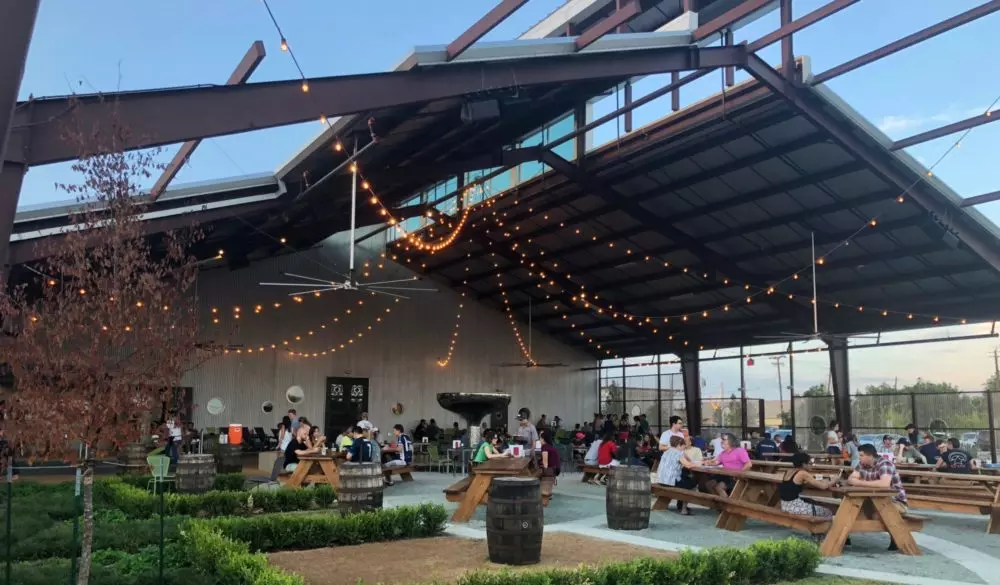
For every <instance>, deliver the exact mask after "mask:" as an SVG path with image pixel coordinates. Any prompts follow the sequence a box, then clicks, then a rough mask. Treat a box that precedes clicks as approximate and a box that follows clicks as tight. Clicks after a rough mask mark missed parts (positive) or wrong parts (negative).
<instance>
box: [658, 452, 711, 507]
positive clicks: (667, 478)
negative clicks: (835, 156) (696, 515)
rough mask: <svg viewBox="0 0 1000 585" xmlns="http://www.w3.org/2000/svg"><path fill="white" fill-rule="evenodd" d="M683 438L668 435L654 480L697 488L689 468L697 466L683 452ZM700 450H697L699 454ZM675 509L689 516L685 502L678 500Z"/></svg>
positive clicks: (665, 483) (687, 487)
mask: <svg viewBox="0 0 1000 585" xmlns="http://www.w3.org/2000/svg"><path fill="white" fill-rule="evenodd" d="M684 447H685V443H684V438H683V437H677V436H673V437H670V448H669V449H667V450H666V451H664V452H663V454H662V455H661V456H660V467H659V468H658V469H657V470H656V481H657V482H659V483H662V484H663V485H671V486H674V487H679V488H683V489H687V490H690V489H698V482H697V481H696V480H695V479H694V478H693V477H691V474H690V473H689V472H688V470H689V469H691V468H693V467H697V464H695V463H694V462H693V461H691V460H690V459H688V458H687V456H686V455H685V454H684ZM700 453H701V452H700V451H699V454H700ZM677 511H678V512H680V513H681V514H682V515H684V516H690V515H691V510H689V509H688V506H687V502H684V501H681V500H678V501H677Z"/></svg>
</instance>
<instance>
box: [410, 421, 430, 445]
mask: <svg viewBox="0 0 1000 585" xmlns="http://www.w3.org/2000/svg"><path fill="white" fill-rule="evenodd" d="M426 436H427V419H423V418H422V419H420V422H418V423H417V428H415V429H413V440H414V441H417V442H419V441H423V440H424V437H426Z"/></svg>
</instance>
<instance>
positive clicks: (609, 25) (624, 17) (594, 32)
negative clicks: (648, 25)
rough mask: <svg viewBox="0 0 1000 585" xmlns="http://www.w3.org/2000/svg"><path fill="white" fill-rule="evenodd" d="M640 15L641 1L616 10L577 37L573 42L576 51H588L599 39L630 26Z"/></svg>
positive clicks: (635, 0)
mask: <svg viewBox="0 0 1000 585" xmlns="http://www.w3.org/2000/svg"><path fill="white" fill-rule="evenodd" d="M640 14H642V8H641V7H640V6H639V0H632V1H631V2H629V3H628V4H626V5H625V6H622V7H621V8H619V9H618V10H615V11H614V12H613V13H612V14H611V16H608V17H607V18H605V19H604V20H602V21H600V22H598V23H597V24H595V25H594V26H592V27H590V28H588V29H587V30H585V31H583V33H582V34H581V35H580V36H578V37H576V40H575V41H573V44H574V46H575V48H576V50H577V51H582V50H583V49H586V48H587V47H589V46H590V45H592V44H594V42H595V41H597V39H599V38H601V37H603V36H604V35H606V34H608V33H610V32H612V31H614V30H615V29H616V28H618V27H620V26H624V25H626V24H628V23H629V21H631V20H632V19H633V18H635V17H636V16H639V15H640Z"/></svg>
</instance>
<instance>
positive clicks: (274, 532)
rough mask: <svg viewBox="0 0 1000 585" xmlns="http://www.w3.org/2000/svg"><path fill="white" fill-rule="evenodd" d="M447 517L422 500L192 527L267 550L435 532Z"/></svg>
mask: <svg viewBox="0 0 1000 585" xmlns="http://www.w3.org/2000/svg"><path fill="white" fill-rule="evenodd" d="M447 518H448V513H447V512H446V511H445V509H444V507H443V506H440V505H436V504H421V505H419V506H400V507H398V508H387V509H384V510H382V511H380V512H376V513H366V514H354V515H351V516H347V517H343V518H342V517H340V516H338V515H333V514H270V515H266V516H251V517H247V518H213V519H210V520H197V521H193V522H192V523H191V525H197V526H203V527H206V528H209V529H212V530H217V531H219V532H220V533H221V534H222V535H223V536H225V537H227V538H231V539H234V540H238V541H241V542H245V543H247V544H248V545H249V547H250V550H253V551H263V552H271V551H276V550H298V549H310V548H323V547H327V546H350V545H355V544H364V543H366V542H384V541H389V540H399V539H403V538H423V537H427V536H437V535H439V534H441V533H442V532H444V526H445V522H446V521H447ZM184 530H185V531H186V530H187V528H186V527H185V528H184Z"/></svg>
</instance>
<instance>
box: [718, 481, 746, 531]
mask: <svg viewBox="0 0 1000 585" xmlns="http://www.w3.org/2000/svg"><path fill="white" fill-rule="evenodd" d="M746 491H747V481H746V480H745V479H737V480H736V485H734V486H733V491H732V493H730V494H729V498H730V499H732V500H742V499H743V495H744V494H745V493H746ZM732 518H733V515H732V514H731V513H730V512H727V511H725V510H723V511H722V513H721V514H719V518H718V519H717V520H716V521H715V527H716V528H719V529H722V530H728V526H729V522H730V520H731V519H732Z"/></svg>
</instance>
